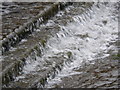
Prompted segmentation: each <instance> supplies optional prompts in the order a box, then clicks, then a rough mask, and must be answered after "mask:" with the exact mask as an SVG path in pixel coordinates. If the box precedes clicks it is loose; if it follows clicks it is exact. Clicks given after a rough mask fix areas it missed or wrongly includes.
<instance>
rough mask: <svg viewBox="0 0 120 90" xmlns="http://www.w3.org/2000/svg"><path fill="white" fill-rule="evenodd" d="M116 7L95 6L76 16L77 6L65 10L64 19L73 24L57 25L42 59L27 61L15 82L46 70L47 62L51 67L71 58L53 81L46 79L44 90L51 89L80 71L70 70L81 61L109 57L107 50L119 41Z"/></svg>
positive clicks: (50, 22) (106, 4)
mask: <svg viewBox="0 0 120 90" xmlns="http://www.w3.org/2000/svg"><path fill="white" fill-rule="evenodd" d="M115 6H116V3H94V4H93V6H92V7H91V8H89V9H87V10H85V11H84V12H83V13H79V12H80V11H81V7H78V6H70V7H68V8H66V10H65V11H66V13H69V14H67V16H69V17H70V18H72V19H71V20H72V21H71V22H68V23H67V24H66V25H65V24H63V23H61V24H58V26H59V28H60V31H59V32H58V33H56V35H55V36H52V37H50V38H49V40H48V41H47V44H46V47H45V48H46V50H43V56H42V57H36V60H35V61H30V62H27V64H26V65H25V66H24V69H23V74H22V75H21V76H18V77H17V78H16V81H18V80H19V79H24V78H25V77H27V76H26V75H27V74H30V73H31V72H32V73H34V74H35V73H37V71H39V70H40V69H41V70H44V69H48V66H47V65H48V64H45V63H46V62H49V63H50V62H52V64H50V65H52V66H54V65H55V64H56V63H57V62H56V61H60V60H63V61H67V60H68V59H70V61H71V62H69V63H65V64H64V66H63V68H62V70H61V71H60V72H59V73H58V74H57V75H56V76H55V78H54V79H50V78H49V79H48V80H47V81H48V84H46V85H45V87H51V86H52V84H54V83H58V82H60V81H61V80H60V79H61V78H62V77H65V76H69V75H73V74H79V73H80V72H75V71H74V70H73V69H74V68H77V67H80V66H81V64H82V63H83V62H88V61H91V60H95V59H102V58H104V57H107V56H109V53H108V50H110V49H113V48H115V46H113V45H111V44H110V43H113V42H116V41H117V39H118V18H117V17H118V16H117V10H116V7H115ZM65 11H61V12H59V13H58V14H57V15H56V17H62V15H64V14H65ZM54 24H56V22H54V20H49V21H48V23H47V25H46V26H52V25H54ZM115 52H117V49H116V51H115ZM69 57H71V58H69ZM28 59H31V57H30V58H29V57H28ZM45 65H46V66H45ZM38 87H39V86H38Z"/></svg>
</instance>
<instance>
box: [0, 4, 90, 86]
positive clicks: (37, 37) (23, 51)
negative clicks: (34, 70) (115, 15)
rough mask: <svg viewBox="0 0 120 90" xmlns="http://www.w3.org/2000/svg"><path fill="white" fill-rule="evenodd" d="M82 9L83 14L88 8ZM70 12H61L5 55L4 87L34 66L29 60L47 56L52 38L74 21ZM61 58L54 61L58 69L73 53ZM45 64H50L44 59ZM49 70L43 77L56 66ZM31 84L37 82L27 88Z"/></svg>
mask: <svg viewBox="0 0 120 90" xmlns="http://www.w3.org/2000/svg"><path fill="white" fill-rule="evenodd" d="M79 4H80V5H82V4H81V3H79ZM91 5H92V4H90V3H88V4H86V5H85V4H83V5H82V7H86V8H88V7H90V6H91ZM82 7H81V9H80V12H79V13H82V12H83V11H84V10H85V9H86V8H82ZM69 12H70V11H69V9H66V10H65V11H63V12H62V11H60V12H59V13H58V14H57V15H56V16H55V17H54V18H53V19H51V20H49V21H48V23H47V24H46V25H44V24H42V25H40V27H39V28H38V29H37V30H36V31H35V32H34V33H32V34H31V35H29V37H28V38H26V39H23V40H22V41H21V42H20V43H19V44H18V45H17V46H16V47H15V48H11V49H10V51H8V52H6V53H5V54H4V55H3V58H4V59H3V61H2V64H3V66H2V69H3V72H2V73H1V75H2V78H3V87H4V86H6V84H7V83H8V82H9V81H12V80H14V79H15V78H16V76H17V74H18V73H19V74H20V73H21V72H20V71H23V68H24V67H23V66H24V65H25V66H26V65H32V64H27V62H29V60H30V61H31V60H32V61H31V62H33V61H35V60H36V61H39V60H42V59H43V58H42V57H43V56H44V54H45V55H46V51H47V49H48V48H49V47H48V48H47V45H46V43H47V42H48V40H49V38H51V37H53V36H56V37H57V35H56V33H57V32H58V31H60V30H62V27H61V25H65V24H67V23H69V22H71V21H72V16H71V17H69ZM67 13H68V15H67V16H68V17H67V16H66V15H65V14H67ZM63 20H65V21H63ZM64 55H65V56H64ZM62 56H64V59H63V61H62V60H60V61H57V60H58V58H60V57H62ZM38 57H39V58H38ZM60 57H55V58H54V59H55V60H54V62H55V67H58V69H59V67H61V66H62V64H63V63H65V62H66V61H67V62H69V61H70V60H68V59H70V58H71V52H70V51H66V52H64V53H61V56H60ZM29 58H30V59H29ZM40 58H42V59H40ZM51 61H52V60H51ZM45 62H48V63H50V62H49V61H48V60H45V61H44V59H43V64H40V65H43V66H44V63H45ZM33 63H34V62H33ZM8 64H9V65H8ZM48 67H49V66H48ZM49 68H50V70H46V71H45V74H43V76H44V75H46V77H45V78H47V76H48V74H50V73H54V72H55V71H56V70H54V66H51V65H50V67H49ZM60 69H61V68H60ZM37 75H38V74H37ZM41 75H42V74H41ZM31 76H32V75H31ZM38 77H40V75H38ZM42 79H44V77H41V79H40V80H42ZM35 80H36V79H35ZM40 80H38V81H40ZM16 84H17V83H16ZM31 84H33V86H34V84H35V82H33V83H32V82H30V83H28V84H27V87H29V86H31ZM15 86H17V85H15ZM18 86H19V85H18ZM8 87H9V85H8ZM21 87H22V86H21Z"/></svg>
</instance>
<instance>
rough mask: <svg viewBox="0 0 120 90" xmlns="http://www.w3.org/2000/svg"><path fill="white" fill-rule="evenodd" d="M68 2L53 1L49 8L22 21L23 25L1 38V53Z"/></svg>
mask: <svg viewBox="0 0 120 90" xmlns="http://www.w3.org/2000/svg"><path fill="white" fill-rule="evenodd" d="M67 5H68V3H60V2H57V3H54V4H53V5H52V6H51V7H50V8H48V9H46V10H44V11H43V12H42V13H40V14H38V15H37V16H36V17H35V18H33V19H32V20H30V21H28V22H27V23H24V25H23V26H20V27H19V28H16V29H15V32H12V33H10V34H9V35H7V36H6V38H4V39H3V40H2V53H4V52H6V51H8V50H9V49H10V48H11V47H14V46H15V45H16V44H17V43H19V42H20V41H21V40H22V39H23V38H25V37H26V36H27V35H28V34H31V33H32V32H33V31H35V30H36V29H37V28H38V27H39V26H40V24H42V23H45V22H46V21H47V20H48V19H50V18H51V17H52V16H54V15H55V14H56V13H57V12H58V11H59V10H62V9H63V8H64V7H65V6H67Z"/></svg>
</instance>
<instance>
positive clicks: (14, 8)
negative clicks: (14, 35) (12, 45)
mask: <svg viewBox="0 0 120 90" xmlns="http://www.w3.org/2000/svg"><path fill="white" fill-rule="evenodd" d="M52 4H53V3H52V2H47V3H45V2H3V3H2V10H1V12H2V33H1V34H0V35H2V38H1V39H3V38H5V37H6V35H8V34H10V33H11V32H14V30H15V29H16V28H19V26H21V25H24V23H26V22H28V21H29V20H30V19H32V18H34V17H35V16H36V15H37V14H39V13H41V12H42V11H43V10H44V9H46V8H48V7H49V6H50V5H52Z"/></svg>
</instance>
